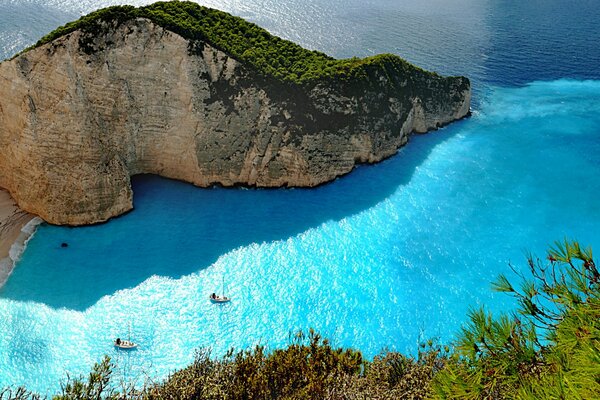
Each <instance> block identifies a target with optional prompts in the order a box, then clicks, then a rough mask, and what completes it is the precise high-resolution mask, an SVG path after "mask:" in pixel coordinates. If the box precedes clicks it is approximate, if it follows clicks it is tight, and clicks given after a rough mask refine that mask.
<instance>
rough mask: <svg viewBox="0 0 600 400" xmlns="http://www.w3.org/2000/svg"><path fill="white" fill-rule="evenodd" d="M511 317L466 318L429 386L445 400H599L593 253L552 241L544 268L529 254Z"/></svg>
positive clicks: (503, 281) (598, 299)
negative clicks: (444, 361) (443, 366)
mask: <svg viewBox="0 0 600 400" xmlns="http://www.w3.org/2000/svg"><path fill="white" fill-rule="evenodd" d="M527 265H528V269H527V272H528V273H527V274H524V273H520V272H518V271H517V270H516V269H514V268H513V270H514V271H515V273H516V274H517V275H518V276H519V277H520V279H521V282H520V285H519V286H518V288H516V287H515V285H513V284H511V283H510V281H509V279H508V278H507V277H506V276H500V277H499V278H498V279H497V280H496V282H495V283H494V285H493V287H494V289H495V290H497V291H499V292H504V293H509V294H511V295H512V296H513V297H515V299H516V300H517V302H518V310H517V312H516V313H513V314H512V315H501V316H499V317H498V318H493V317H492V315H491V314H489V313H487V312H486V311H485V310H483V309H479V310H473V311H471V312H470V314H469V321H470V322H469V323H468V324H467V325H466V326H465V327H463V329H462V331H461V333H460V335H459V338H458V340H457V343H456V349H455V350H456V351H455V353H454V354H453V355H452V357H450V358H449V360H448V362H447V363H446V367H445V368H444V369H443V370H442V371H441V372H440V373H439V374H437V375H436V376H435V378H434V383H433V386H434V388H435V391H436V394H437V396H439V397H440V398H443V399H505V398H519V399H542V398H544V399H546V398H548V399H549V398H556V399H597V398H600V273H599V271H598V268H597V266H596V263H595V262H594V260H593V258H592V250H591V248H584V247H582V246H580V245H579V243H578V242H576V241H569V240H564V241H562V242H557V243H556V244H555V245H554V246H553V247H552V248H551V249H550V250H549V252H548V257H547V260H546V262H542V261H541V260H539V259H534V258H533V257H532V256H528V260H527Z"/></svg>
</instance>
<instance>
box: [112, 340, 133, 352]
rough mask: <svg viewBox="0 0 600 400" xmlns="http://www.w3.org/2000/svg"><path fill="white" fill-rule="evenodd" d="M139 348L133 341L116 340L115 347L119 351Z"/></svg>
mask: <svg viewBox="0 0 600 400" xmlns="http://www.w3.org/2000/svg"><path fill="white" fill-rule="evenodd" d="M137 346H138V345H137V343H134V342H132V341H131V340H124V339H123V340H121V339H120V338H116V339H115V347H116V348H118V349H122V350H129V349H135V348H136V347H137Z"/></svg>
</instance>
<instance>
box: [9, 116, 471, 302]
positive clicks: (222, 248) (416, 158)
mask: <svg viewBox="0 0 600 400" xmlns="http://www.w3.org/2000/svg"><path fill="white" fill-rule="evenodd" d="M468 123H469V121H465V120H463V121H459V122H457V123H455V124H453V125H451V126H448V127H446V128H443V129H441V130H440V131H438V132H434V133H430V134H427V135H414V136H413V137H411V140H410V141H409V143H408V145H407V146H404V147H403V148H402V149H400V151H399V154H397V155H395V156H393V157H391V158H389V159H387V160H385V161H383V162H381V163H378V164H375V165H361V166H359V167H358V168H356V169H355V170H354V171H352V172H351V173H350V174H348V175H346V176H343V177H341V178H338V179H336V180H335V181H334V182H331V183H328V184H324V185H321V186H319V187H316V188H307V189H298V188H295V189H253V188H251V189H245V188H235V189H232V188H221V187H214V188H208V189H203V188H197V187H195V186H193V185H190V184H187V183H184V182H179V181H173V180H168V179H165V178H160V177H158V176H152V175H140V176H135V177H133V179H132V185H133V190H134V193H135V195H134V196H135V198H134V206H135V209H134V210H133V211H132V212H130V213H128V214H126V215H123V216H121V217H118V218H115V219H113V220H111V221H109V222H108V223H105V224H100V225H95V226H89V227H79V228H69V227H59V226H51V225H48V224H42V225H41V226H40V227H39V228H38V229H39V231H38V233H37V234H36V235H35V236H34V238H33V239H32V240H31V242H30V244H29V247H28V249H27V251H26V252H25V253H24V255H23V259H22V261H21V263H20V264H19V265H17V268H15V270H14V272H13V275H12V276H11V277H10V278H9V280H8V282H7V283H6V285H5V286H4V287H3V288H0V297H3V298H7V299H12V300H18V301H34V302H39V303H44V304H47V305H48V306H50V307H53V308H63V307H64V308H68V309H73V310H80V311H81V310H85V309H87V308H88V307H90V306H91V305H93V304H95V303H96V302H97V301H98V300H99V299H100V298H102V297H103V296H105V295H111V294H113V293H115V292H116V291H118V290H120V289H125V288H131V287H135V286H137V285H139V284H140V283H142V282H143V281H145V280H146V279H147V278H149V277H150V276H152V275H158V276H165V277H171V278H179V277H181V276H185V275H189V274H192V273H194V272H197V271H199V270H201V269H204V268H207V267H209V266H210V265H211V264H213V263H214V262H215V261H216V260H217V259H218V258H219V256H221V255H223V254H225V253H227V252H229V251H231V250H234V249H236V248H239V247H241V246H247V245H249V244H252V243H262V242H271V241H275V240H285V239H287V238H290V237H293V236H295V235H297V234H299V233H302V232H305V231H306V230H308V229H311V228H316V227H318V226H320V225H321V224H323V223H324V222H327V221H339V220H341V219H343V218H346V217H349V216H352V215H355V214H357V213H360V212H361V211H363V210H366V209H368V208H370V207H373V206H374V205H376V204H378V203H379V202H381V201H383V200H385V199H386V198H388V197H389V196H390V195H391V194H393V193H394V192H395V191H396V190H397V189H398V188H399V187H401V186H402V185H405V184H407V183H408V182H409V181H410V179H411V177H412V175H413V174H414V172H415V170H416V168H417V167H418V166H419V165H421V164H422V163H423V161H424V160H425V159H426V158H427V157H428V155H429V154H430V152H431V151H432V149H433V148H434V147H435V146H437V145H438V144H440V143H442V142H444V141H445V140H447V139H449V138H450V137H452V136H453V135H454V134H455V133H457V132H458V131H459V130H461V129H463V127H464V126H465V124H468Z"/></svg>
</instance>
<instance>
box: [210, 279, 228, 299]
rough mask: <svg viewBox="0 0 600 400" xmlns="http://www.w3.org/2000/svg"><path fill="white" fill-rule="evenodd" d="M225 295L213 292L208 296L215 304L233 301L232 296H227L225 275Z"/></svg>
mask: <svg viewBox="0 0 600 400" xmlns="http://www.w3.org/2000/svg"><path fill="white" fill-rule="evenodd" d="M222 293H223V295H218V294H216V293H213V294H211V295H210V296H209V297H208V298H209V299H210V302H211V303H213V304H223V303H229V302H230V301H231V298H230V297H227V296H225V294H224V293H225V278H224V277H223V292H222Z"/></svg>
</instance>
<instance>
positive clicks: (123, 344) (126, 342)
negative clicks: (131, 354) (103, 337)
mask: <svg viewBox="0 0 600 400" xmlns="http://www.w3.org/2000/svg"><path fill="white" fill-rule="evenodd" d="M128 334H129V337H128V339H121V338H116V339H115V341H114V345H115V347H116V348H117V349H121V350H131V349H135V348H136V347H138V345H137V343H135V342H132V341H131V323H129V332H128Z"/></svg>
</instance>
